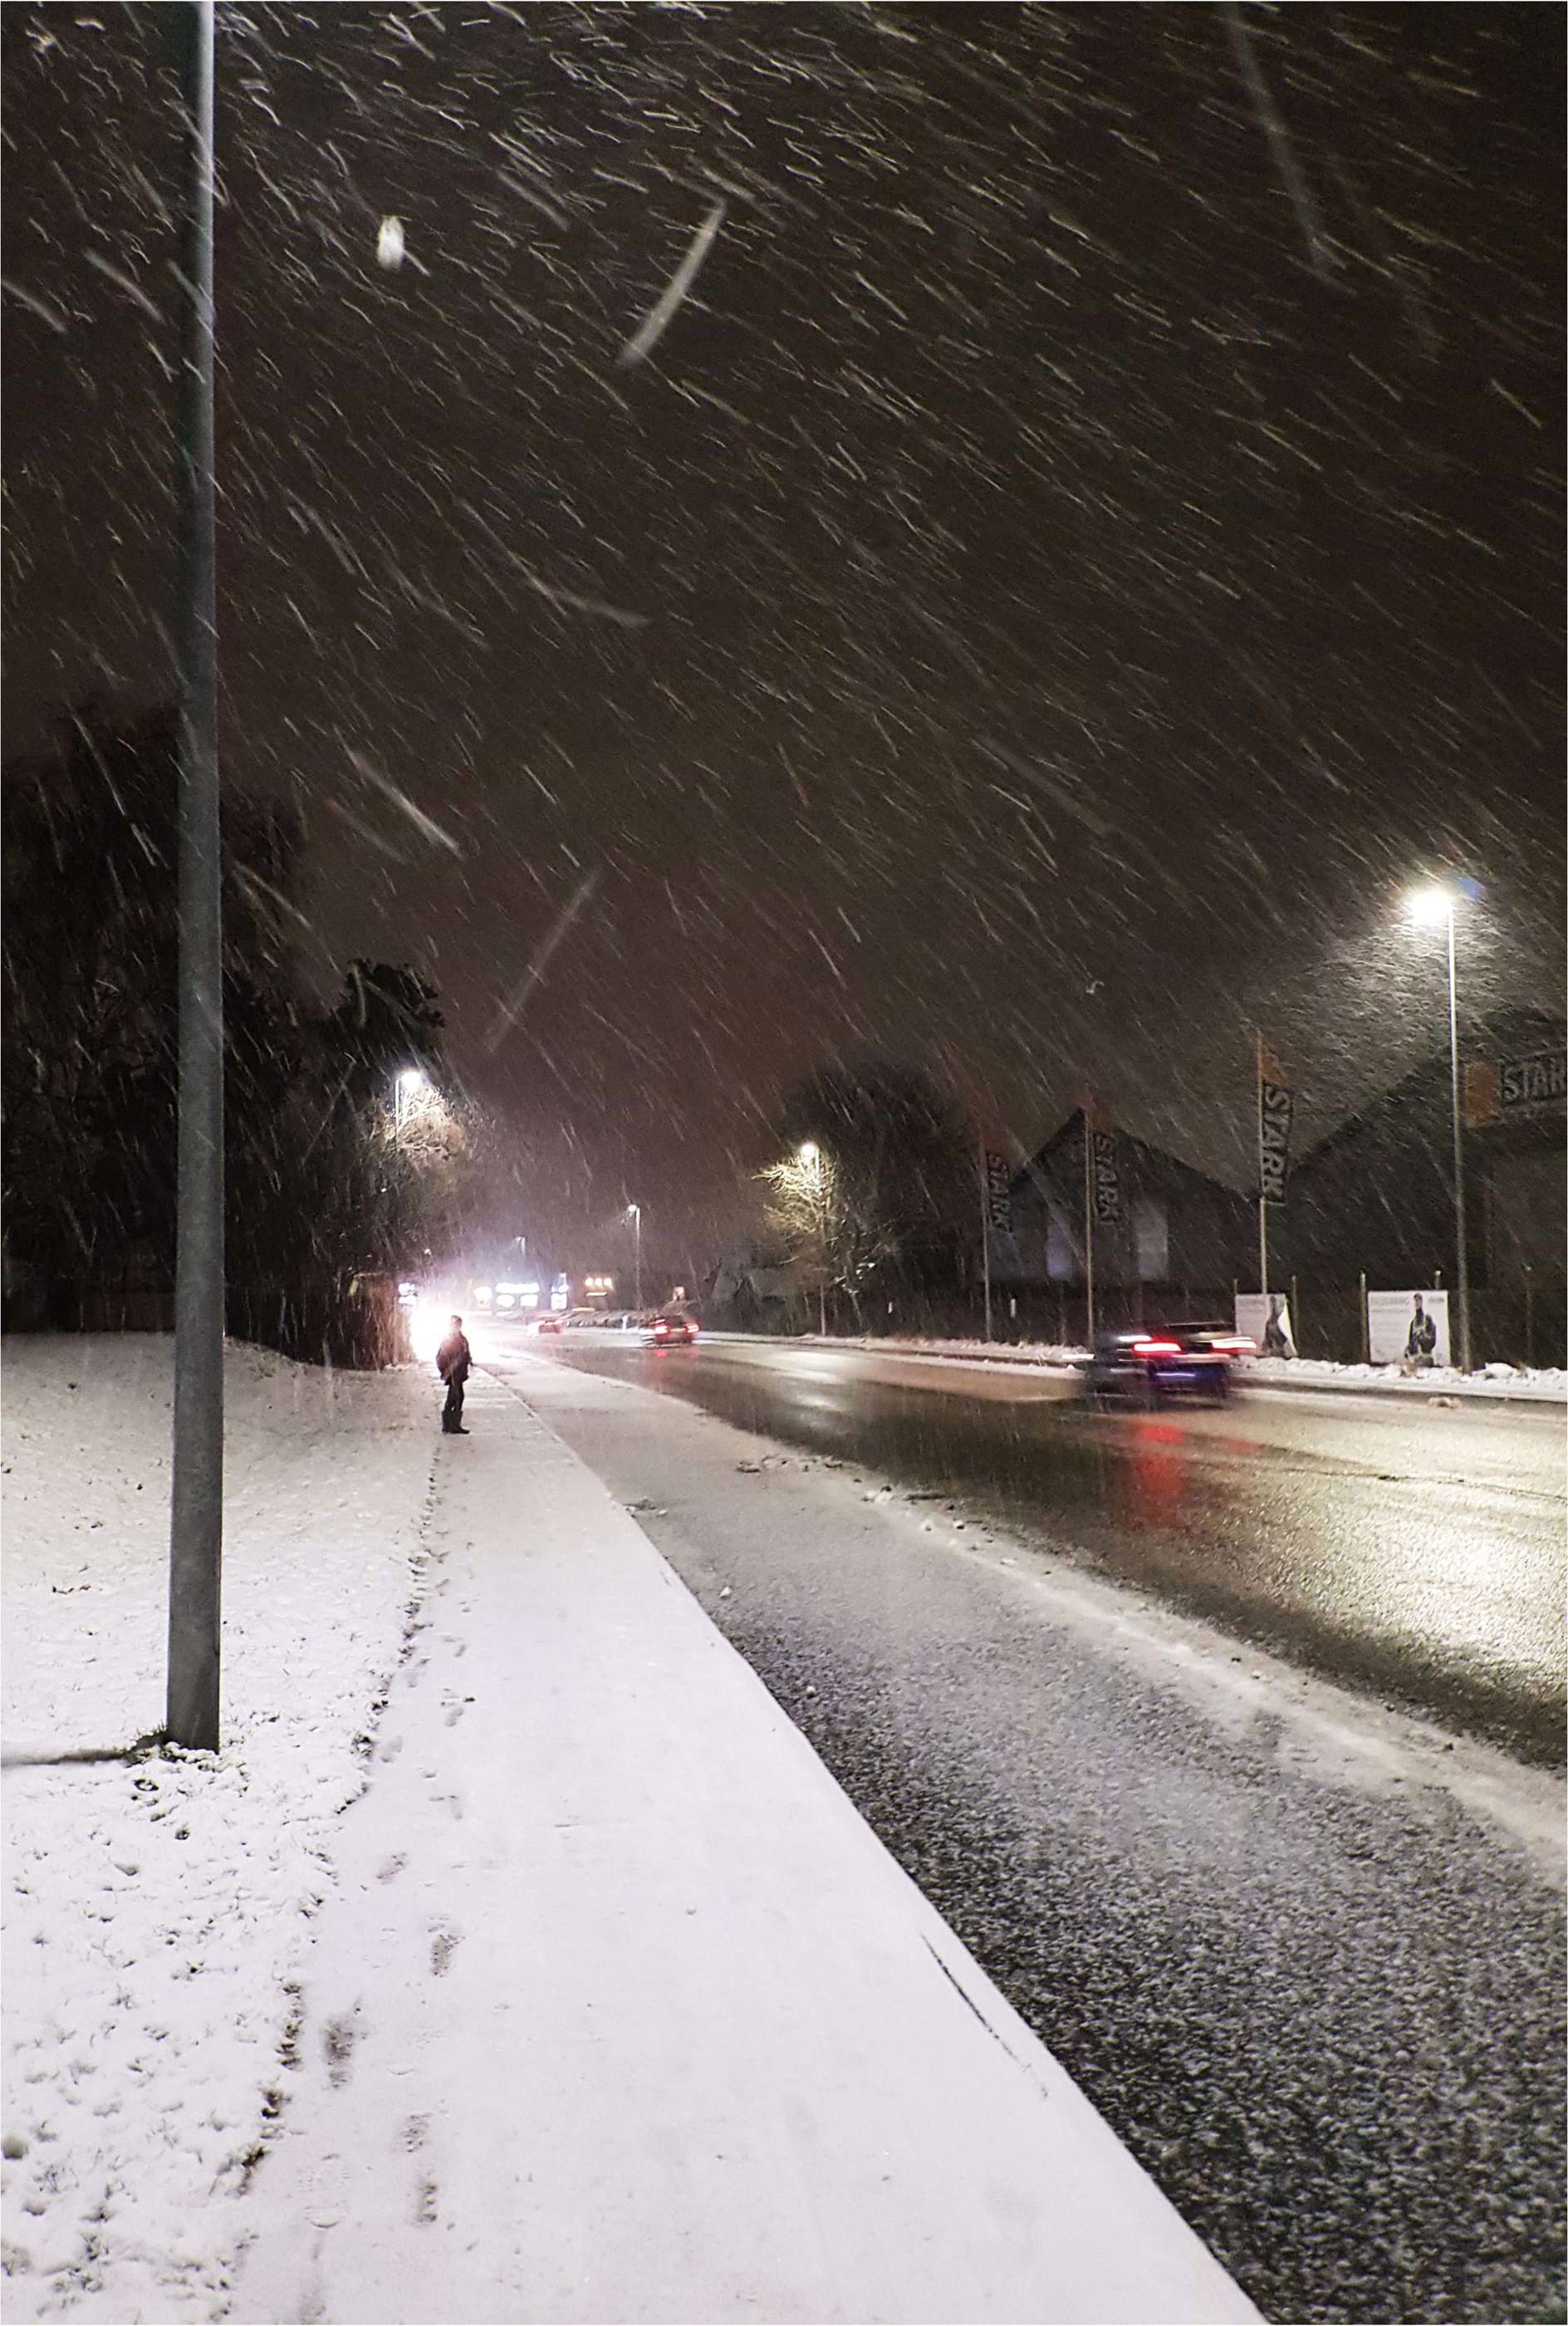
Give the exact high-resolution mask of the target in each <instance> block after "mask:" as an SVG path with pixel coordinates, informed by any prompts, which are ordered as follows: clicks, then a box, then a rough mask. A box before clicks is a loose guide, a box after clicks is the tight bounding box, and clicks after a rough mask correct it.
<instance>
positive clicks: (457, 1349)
mask: <svg viewBox="0 0 1568 2326" xmlns="http://www.w3.org/2000/svg"><path fill="white" fill-rule="evenodd" d="M427 1345H428V1344H427ZM473 1363H474V1356H473V1351H472V1350H471V1349H470V1348H469V1336H468V1335H467V1334H466V1333H449V1334H448V1335H447V1336H446V1339H445V1340H444V1341H443V1342H442V1343H441V1347H440V1348H439V1349H438V1350H437V1351H436V1371H437V1372H438V1373H440V1375H441V1379H442V1381H444V1382H454V1381H455V1382H466V1381H467V1380H468V1378H469V1372H471V1370H472V1368H473Z"/></svg>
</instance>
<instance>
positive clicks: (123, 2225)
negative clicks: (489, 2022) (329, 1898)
mask: <svg viewBox="0 0 1568 2326" xmlns="http://www.w3.org/2000/svg"><path fill="white" fill-rule="evenodd" d="M172 1347H173V1344H172V1342H171V1341H169V1340H167V1339H163V1338H159V1337H155V1336H153V1335H123V1336H122V1335H101V1336H97V1335H95V1336H92V1337H88V1338H70V1339H64V1338H61V1339H39V1340H32V1339H27V1340H10V1341H7V1343H6V1344H5V1428H4V1471H5V1475H4V1480H3V1484H4V1495H3V1499H0V1509H3V1515H4V1525H5V1601H4V1605H5V1877H6V1879H5V2143H4V2146H5V2163H4V2168H3V2176H0V2177H3V2182H4V2219H5V2255H4V2260H5V2315H6V2317H7V2318H8V2319H23V2318H35V2317H44V2316H70V2317H77V2318H99V2319H112V2320H116V2321H126V2320H134V2319H158V2320H172V2319H185V2318H209V2317H213V2316H216V2315H217V2314H218V2306H219V2304H220V2303H221V2302H222V2300H223V2297H224V2293H225V2289H226V2287H227V2282H228V2268H229V2264H230V2262H231V2260H232V2257H233V2254H234V2250H235V2247H236V2242H237V2238H238V2236H239V2234H240V2233H241V2227H242V2221H243V2218H244V2211H245V2208H244V2205H243V2201H242V2197H241V2191H243V2189H244V2188H245V2185H246V2181H247V2179H248V2176H249V2172H250V2170H251V2165H252V2163H253V2162H254V2159H255V2155H256V2154H258V2152H259V2148H260V2145H261V2143H262V2140H263V2137H264V2135H265V2133H266V2131H267V2128H268V2125H269V2121H270V2116H271V2112H272V2111H273V2110H274V2109H275V2107H276V2105H277V2102H276V2100H275V2099H274V2098H270V2097H269V2096H270V2095H273V2094H274V2093H276V2092H277V2091H278V2089H280V2083H281V2079H280V2052H281V2051H282V2050H283V2049H284V2048H285V2047H286V2042H287V2029H288V2024H289V2020H290V2017H291V2014H292V2008H293V2005H292V1998H291V1995H290V1991H289V1990H290V1987H291V1986H292V1985H293V1984H294V1983H295V1982H297V1980H298V1977H299V1976H300V1972H301V1969H302V1964H303V1962H304V1960H305V1958H306V1957H307V1955H308V1953H309V1950H310V1947H311V1930H312V1926H311V1919H310V1918H311V1915H312V1914H313V1912H315V1909H316V1907H317V1905H318V1904H319V1903H320V1899H321V1897H322V1895H323V1894H324V1893H325V1892H326V1890H327V1889H328V1888H329V1886H330V1884H331V1879H332V1876H331V1871H330V1865H329V1855H328V1853H329V1847H330V1846H331V1845H332V1843H333V1841H334V1838H335V1835H336V1830H337V1818H338V1812H339V1810H341V1809H342V1808H343V1806H344V1804H345V1803H346V1802H348V1800H351V1799H352V1798H353V1797H354V1795H355V1794H356V1793H357V1792H358V1791H360V1790H361V1788H362V1786H363V1784H364V1782H365V1765H366V1764H365V1760H364V1757H363V1751H362V1749H361V1748H362V1745H364V1744H365V1743H366V1742H367V1731H368V1730H369V1729H370V1727H371V1726H373V1725H374V1721H375V1707H376V1698H378V1696H379V1695H380V1694H381V1693H382V1692H383V1691H384V1689H385V1686H386V1684H387V1681H388V1680H389V1679H390V1677H391V1674H392V1672H393V1670H394V1668H395V1666H396V1663H397V1660H398V1656H399V1653H400V1651H401V1648H402V1643H403V1637H404V1624H405V1621H406V1611H407V1607H408V1604H409V1601H410V1598H411V1596H412V1595H413V1591H414V1589H415V1587H416V1573H417V1566H418V1558H419V1530H420V1525H421V1521H422V1518H423V1516H424V1510H425V1504H426V1502H427V1499H428V1495H429V1490H430V1481H431V1470H432V1456H433V1453H434V1447H435V1440H434V1438H433V1437H432V1411H433V1409H432V1405H431V1390H430V1388H429V1386H428V1385H427V1384H426V1383H425V1382H419V1383H418V1384H417V1387H416V1385H415V1383H414V1382H413V1381H412V1380H411V1379H410V1378H409V1377H408V1376H387V1375H381V1376H369V1375H365V1374H352V1375H348V1374H339V1375H338V1376H336V1377H333V1376H330V1375H324V1374H322V1373H320V1372H315V1371H313V1370H311V1369H310V1368H307V1367H305V1366H301V1365H294V1364H291V1363H288V1361H287V1360H286V1359H284V1358H282V1357H277V1356H274V1355H272V1354H269V1353H267V1352H264V1351H263V1350H259V1349H255V1348H249V1347H246V1346H231V1348H230V1350H229V1353H228V1364H227V1400H228V1430H227V1438H228V1443H227V1473H228V1475H227V1542H226V1546H225V1573H224V1594H225V1602H226V1608H225V1615H226V1621H225V1635H226V1649H225V1670H224V1746H223V1751H222V1753H221V1754H219V1755H218V1760H217V1762H216V1763H213V1762H212V1761H211V1760H210V1759H209V1758H208V1757H207V1756H191V1757H190V1758H189V1759H177V1758H172V1757H165V1756H162V1755H160V1756H156V1757H153V1758H144V1759H140V1760H137V1759H128V1758H127V1757H126V1748H127V1747H130V1746H132V1745H134V1744H135V1740H136V1739H137V1738H138V1737H139V1736H142V1735H145V1734H146V1733H147V1732H148V1731H150V1730H153V1729H156V1728H157V1727H158V1726H160V1724H161V1723H162V1717H163V1674H164V1630H165V1624H166V1621H167V1616H166V1607H167V1596H166V1595H167V1567H168V1537H169V1428H170V1400H171V1391H172Z"/></svg>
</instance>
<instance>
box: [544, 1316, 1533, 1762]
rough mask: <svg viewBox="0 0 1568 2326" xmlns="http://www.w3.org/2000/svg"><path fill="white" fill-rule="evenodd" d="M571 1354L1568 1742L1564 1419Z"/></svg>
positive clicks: (800, 1348) (1520, 1747)
mask: <svg viewBox="0 0 1568 2326" xmlns="http://www.w3.org/2000/svg"><path fill="white" fill-rule="evenodd" d="M542 1345H543V1346H544V1347H546V1348H549V1349H550V1350H551V1351H552V1354H557V1355H558V1356H559V1357H560V1359H561V1361H562V1362H564V1363H570V1364H571V1365H574V1366H577V1367H580V1368H584V1369H586V1370H589V1371H590V1372H609V1373H611V1374H614V1375H617V1376H619V1377H622V1378H626V1379H631V1380H636V1381H638V1382H644V1383H645V1384H646V1385H647V1386H649V1387H652V1388H654V1389H656V1390H658V1391H662V1392H663V1393H664V1394H666V1395H673V1396H676V1397H680V1398H682V1399H684V1400H689V1401H691V1402H692V1403H694V1404H697V1405H700V1406H701V1407H703V1408H705V1409H706V1410H709V1411H710V1412H713V1413H716V1414H719V1416H721V1417H722V1418H723V1419H726V1420H728V1421H731V1422H734V1423H735V1424H737V1426H738V1427H739V1428H745V1429H751V1430H756V1431H758V1432H760V1433H762V1434H764V1435H766V1436H770V1437H775V1438H779V1439H782V1440H784V1442H786V1443H793V1444H795V1445H799V1446H803V1447H809V1448H811V1449H812V1450H813V1451H814V1452H818V1453H821V1454H825V1455H830V1456H836V1457H837V1458H839V1459H841V1460H845V1461H850V1462H858V1463H861V1464H864V1465H867V1466H868V1468H870V1469H874V1470H876V1471H878V1472H880V1473H882V1474H884V1475H887V1476H890V1477H892V1478H894V1479H896V1480H897V1481H899V1482H900V1483H901V1484H905V1485H909V1486H911V1487H914V1488H915V1489H917V1490H919V1491H922V1492H925V1493H932V1494H933V1495H937V1496H940V1497H942V1498H943V1499H951V1500H953V1501H955V1502H960V1503H963V1504H964V1505H966V1506H967V1507H969V1508H970V1509H971V1510H973V1511H974V1512H977V1513H978V1514H981V1515H988V1516H990V1517H992V1518H994V1519H996V1520H997V1521H1001V1522H1003V1523H1005V1524H1007V1526H1009V1527H1010V1528H1012V1529H1014V1530H1016V1531H1019V1532H1021V1533H1023V1534H1025V1536H1027V1537H1029V1538H1031V1539H1033V1540H1037V1541H1039V1542H1041V1543H1042V1544H1044V1545H1047V1546H1049V1547H1050V1548H1052V1549H1057V1550H1062V1551H1066V1552H1068V1553H1070V1554H1071V1555H1072V1557H1073V1558H1075V1559H1077V1560H1078V1561H1079V1562H1080V1563H1081V1564H1083V1565H1085V1566H1087V1567H1089V1568H1092V1569H1094V1570H1096V1571H1099V1572H1100V1573H1103V1574H1107V1575H1112V1576H1115V1577H1119V1578H1121V1579H1123V1580H1126V1581H1128V1582H1133V1583H1136V1584H1137V1585H1139V1586H1143V1587H1145V1588H1148V1589H1152V1590H1155V1591H1157V1592H1159V1593H1160V1594H1161V1595H1162V1596H1164V1597H1165V1598H1166V1599H1168V1600H1170V1601H1171V1602H1173V1603H1174V1604H1175V1605H1179V1606H1181V1607H1183V1608H1184V1609H1186V1610H1188V1611H1189V1612H1192V1613H1193V1614H1201V1615H1203V1616H1205V1617H1207V1618H1209V1619H1211V1620H1214V1621H1217V1622H1220V1623H1221V1624H1225V1625H1226V1626H1227V1627H1228V1628H1229V1629H1231V1630H1232V1631H1234V1632H1236V1633H1239V1635H1240V1636H1242V1637H1244V1638H1246V1639H1248V1640H1251V1641H1254V1642H1257V1643H1258V1644H1260V1645H1262V1646H1265V1647H1267V1648H1270V1649H1272V1650H1274V1651H1277V1652H1280V1653H1282V1654H1285V1655H1287V1656H1289V1657H1291V1658H1292V1659H1293V1660H1294V1661H1298V1662H1302V1663H1304V1664H1306V1665H1308V1666H1310V1667H1312V1668H1313V1669H1315V1670H1321V1671H1323V1672H1326V1673H1328V1674H1329V1675H1331V1677H1333V1678H1334V1679H1340V1680H1343V1681H1348V1682H1350V1683H1351V1684H1354V1685H1356V1686H1358V1687H1360V1688H1362V1689H1368V1690H1370V1691H1373V1692H1376V1693H1377V1694H1378V1695H1379V1696H1381V1697H1383V1698H1385V1699H1387V1700H1389V1701H1393V1702H1398V1703H1401V1704H1405V1705H1407V1706H1410V1707H1415V1708H1417V1709H1420V1710H1422V1711H1424V1712H1426V1713H1429V1714H1431V1715H1433V1716H1434V1717H1437V1718H1439V1719H1440V1720H1442V1721H1443V1722H1444V1723H1446V1724H1448V1725H1449V1726H1454V1727H1457V1728H1461V1729H1463V1730H1466V1731H1469V1732H1471V1733H1473V1734H1476V1735H1484V1736H1488V1737H1490V1738H1492V1739H1494V1740H1495V1741H1497V1742H1498V1743H1500V1744H1503V1745H1506V1746H1507V1747H1508V1749H1509V1750H1510V1751H1512V1752H1514V1753H1517V1754H1519V1755H1520V1756H1522V1757H1524V1758H1526V1759H1530V1760H1534V1761H1537V1762H1541V1763H1548V1764H1557V1763H1561V1761H1562V1760H1563V1714H1564V1698H1565V1691H1564V1685H1563V1657H1564V1616H1563V1573H1564V1509H1565V1501H1564V1490H1563V1412H1562V1410H1561V1409H1537V1408H1526V1407H1521V1406H1509V1407H1501V1406H1480V1405H1461V1406H1459V1407H1457V1408H1456V1407H1446V1406H1440V1407H1434V1406H1431V1405H1428V1404H1426V1403H1425V1402H1424V1401H1423V1402H1419V1403H1415V1405H1414V1406H1413V1405H1411V1404H1409V1403H1406V1402H1405V1401H1402V1400H1392V1399H1378V1398H1352V1397H1350V1396H1346V1395H1337V1396H1336V1395H1334V1394H1332V1393H1324V1394H1322V1395H1314V1394H1313V1393H1312V1392H1310V1391H1288V1392H1284V1393H1280V1392H1272V1393H1271V1392H1268V1391H1259V1392H1252V1393H1248V1394H1245V1395H1242V1396H1240V1397H1238V1398H1237V1399H1236V1400H1234V1401H1233V1402H1232V1403H1231V1404H1230V1405H1229V1407H1227V1408H1225V1409H1222V1410H1213V1409H1209V1408H1182V1407H1171V1408H1168V1409H1165V1410H1161V1411H1160V1412H1158V1413H1155V1414H1143V1413H1124V1412H1115V1411H1112V1412H1105V1411H1098V1410H1092V1409H1090V1408H1088V1407H1086V1406H1084V1405H1083V1404H1082V1403H1081V1401H1080V1400H1078V1398H1077V1396H1076V1393H1075V1388H1074V1384H1073V1382H1072V1380H1071V1378H1070V1377H1068V1376H1065V1375H1062V1374H1053V1373H1045V1372H1026V1371H1025V1370H1024V1369H1022V1368H1019V1369H1017V1370H1014V1369H1011V1368H1007V1367H1002V1366H996V1365H987V1364H978V1365H974V1366H965V1365H959V1364H951V1363H945V1362H942V1363H937V1362H932V1361H931V1360H923V1359H919V1358H901V1357H894V1356H888V1355H886V1354H883V1353H881V1352H866V1351H860V1350H852V1349H845V1350H834V1349H824V1348H821V1347H818V1346H814V1345H812V1344H768V1343H756V1342H745V1341H738V1340H736V1341H728V1340H716V1341H710V1342H707V1343H705V1344H700V1346H699V1347H698V1348H696V1349H694V1350H687V1349H672V1350H668V1351H645V1350H644V1349H642V1348H641V1347H640V1346H639V1345H636V1344H634V1345H630V1346H628V1345H626V1343H625V1342H623V1341H621V1340H620V1339H618V1338H617V1337H616V1336H612V1335H593V1334H588V1333H583V1334H578V1335H568V1336H563V1338H562V1339H561V1341H560V1342H558V1343H554V1344H550V1343H545V1344H542Z"/></svg>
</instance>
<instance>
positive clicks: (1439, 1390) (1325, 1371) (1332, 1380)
mask: <svg viewBox="0 0 1568 2326" xmlns="http://www.w3.org/2000/svg"><path fill="white" fill-rule="evenodd" d="M1240 1378H1241V1380H1242V1381H1243V1382H1249V1381H1256V1382H1264V1383H1266V1384H1267V1385H1268V1386H1269V1387H1271V1388H1272V1387H1275V1386H1283V1387H1286V1388H1293V1387H1294V1388H1298V1389H1304V1388H1308V1387H1310V1386H1311V1385H1312V1384H1313V1383H1314V1382H1316V1383H1319V1384H1321V1385H1322V1386H1323V1387H1325V1388H1331V1389H1374V1390H1379V1391H1384V1390H1397V1391H1402V1392H1404V1393H1405V1394H1406V1395H1408V1396H1411V1397H1486V1398H1495V1397H1521V1398H1535V1399H1537V1400H1545V1402H1546V1403H1547V1404H1556V1405H1563V1404H1565V1403H1568V1372H1563V1371H1562V1369H1561V1368H1560V1367H1557V1366H1551V1365H1533V1366H1531V1365H1502V1364H1494V1365H1483V1366H1482V1367H1481V1369H1480V1372H1474V1373H1461V1372H1460V1371H1459V1370H1458V1369H1457V1367H1455V1366H1452V1365H1434V1366H1433V1369H1432V1371H1431V1372H1425V1373H1403V1372H1400V1370H1399V1367H1398V1366H1397V1365H1341V1364H1336V1363H1333V1361H1332V1360H1331V1359H1330V1358H1327V1357H1254V1358H1250V1359H1248V1361H1247V1362H1246V1363H1244V1364H1243V1366H1242V1369H1241V1375H1240Z"/></svg>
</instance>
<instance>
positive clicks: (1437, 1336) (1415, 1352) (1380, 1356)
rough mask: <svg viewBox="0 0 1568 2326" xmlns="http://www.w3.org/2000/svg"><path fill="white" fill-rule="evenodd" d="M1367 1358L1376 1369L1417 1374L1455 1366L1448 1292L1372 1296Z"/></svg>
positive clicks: (1391, 1293)
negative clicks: (1404, 1368)
mask: <svg viewBox="0 0 1568 2326" xmlns="http://www.w3.org/2000/svg"><path fill="white" fill-rule="evenodd" d="M1367 1354H1368V1355H1369V1357H1370V1358H1371V1360H1372V1363H1374V1364H1375V1365H1399V1364H1406V1365H1409V1366H1410V1367H1411V1369H1412V1370H1413V1371H1419V1370H1421V1369H1422V1368H1424V1366H1427V1365H1449V1364H1452V1363H1453V1358H1452V1353H1451V1350H1450V1344H1449V1338H1448V1294H1447V1293H1446V1292H1439V1291H1435V1290H1433V1291H1429V1292H1369V1293H1368V1295H1367Z"/></svg>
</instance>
